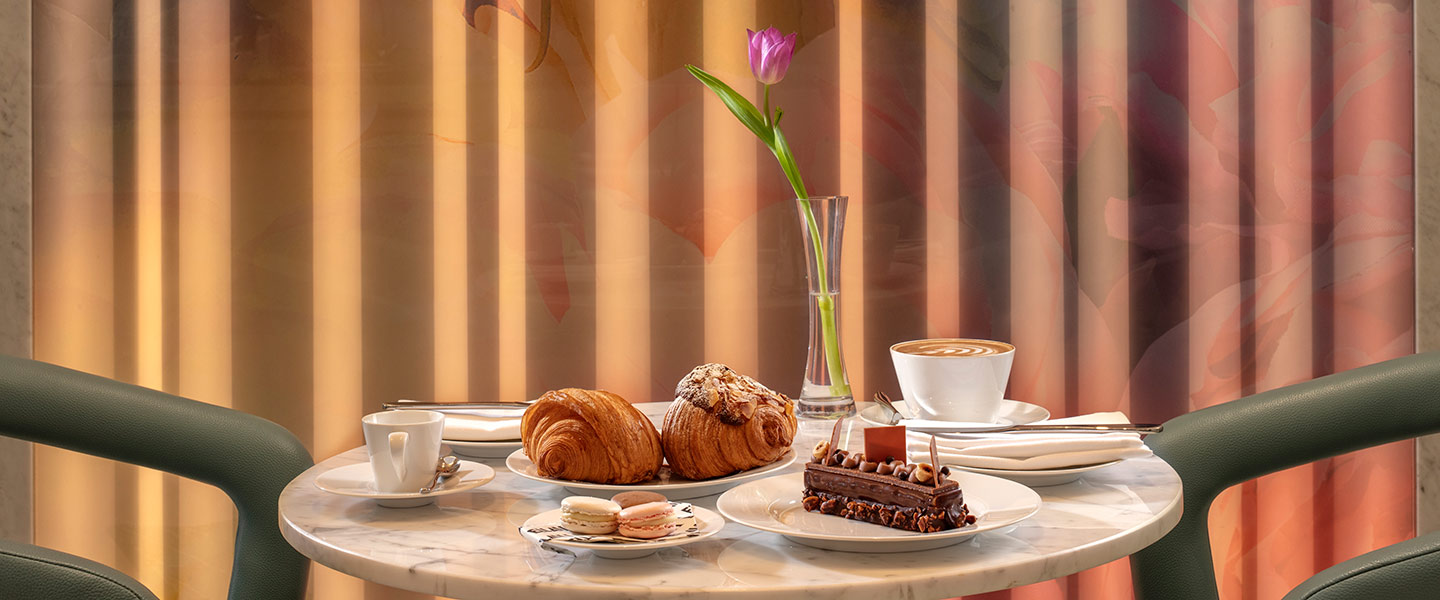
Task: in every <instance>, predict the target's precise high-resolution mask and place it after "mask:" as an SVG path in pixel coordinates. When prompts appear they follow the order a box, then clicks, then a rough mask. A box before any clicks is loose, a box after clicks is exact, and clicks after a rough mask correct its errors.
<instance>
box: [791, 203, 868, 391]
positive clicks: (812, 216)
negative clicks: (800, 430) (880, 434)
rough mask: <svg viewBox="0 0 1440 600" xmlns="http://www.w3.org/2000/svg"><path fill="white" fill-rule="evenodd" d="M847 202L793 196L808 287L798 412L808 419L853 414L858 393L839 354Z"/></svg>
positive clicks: (841, 355)
mask: <svg viewBox="0 0 1440 600" xmlns="http://www.w3.org/2000/svg"><path fill="white" fill-rule="evenodd" d="M846 202H847V198H846V197H845V196H825V197H818V198H800V199H796V200H795V210H796V213H797V214H798V216H799V224H800V233H801V236H803V239H804V242H805V243H804V246H803V249H802V251H801V253H802V254H803V255H804V256H805V277H806V280H807V281H808V283H809V285H808V286H807V287H808V288H809V291H810V297H809V299H808V302H807V305H808V306H809V311H810V343H809V351H808V353H807V356H806V357H805V381H804V382H803V383H802V385H801V387H800V398H799V399H798V401H797V405H796V415H797V416H799V417H801V418H805V419H839V418H843V417H850V416H854V415H855V397H854V395H853V394H852V393H851V391H850V378H849V377H848V376H846V375H845V360H844V358H843V354H842V353H841V352H840V320H839V315H840V242H841V238H842V236H843V235H844V233H845V205H846Z"/></svg>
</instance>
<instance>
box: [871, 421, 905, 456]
mask: <svg viewBox="0 0 1440 600" xmlns="http://www.w3.org/2000/svg"><path fill="white" fill-rule="evenodd" d="M865 458H866V459H868V460H872V461H875V462H881V461H884V460H886V459H887V458H896V459H899V460H900V461H902V462H903V461H905V426H904V425H891V426H889V427H866V428H865Z"/></svg>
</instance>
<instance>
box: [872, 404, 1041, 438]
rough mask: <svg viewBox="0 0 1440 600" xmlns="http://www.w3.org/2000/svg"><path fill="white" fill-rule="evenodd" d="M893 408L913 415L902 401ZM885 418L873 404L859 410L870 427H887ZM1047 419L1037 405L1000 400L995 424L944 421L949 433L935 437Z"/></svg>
mask: <svg viewBox="0 0 1440 600" xmlns="http://www.w3.org/2000/svg"><path fill="white" fill-rule="evenodd" d="M895 408H897V409H899V410H900V415H901V416H902V417H905V416H908V415H911V414H914V413H913V412H912V411H911V410H910V408H909V407H908V406H906V404H905V401H904V400H901V401H899V402H896V403H895ZM885 417H886V412H885V409H884V408H883V407H881V406H880V405H879V404H875V403H873V402H872V403H870V404H869V405H868V406H866V407H865V408H863V409H861V410H860V419H861V420H863V421H865V422H866V423H869V424H871V425H881V426H884V425H889V424H890V423H889V421H887V420H886V418H885ZM1048 418H1050V411H1048V410H1046V409H1045V407H1043V406H1040V405H1038V404H1031V403H1029V402H1020V401H1018V400H1001V401H1000V411H999V413H997V414H996V415H995V422H993V423H972V422H960V421H953V422H952V421H946V422H944V423H945V425H946V428H947V429H949V432H948V433H937V434H935V435H937V436H939V437H949V436H951V435H957V434H964V433H979V432H984V431H993V430H996V429H1003V428H1006V427H1009V426H1011V425H1025V424H1028V423H1034V422H1037V421H1044V420H1045V419H1048ZM926 422H927V423H937V422H938V421H935V420H934V419H927V420H926Z"/></svg>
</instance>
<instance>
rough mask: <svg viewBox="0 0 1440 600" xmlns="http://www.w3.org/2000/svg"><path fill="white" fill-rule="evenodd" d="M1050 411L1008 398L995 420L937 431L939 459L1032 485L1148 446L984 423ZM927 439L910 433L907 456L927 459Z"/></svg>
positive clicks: (879, 415) (1126, 437) (1109, 417)
mask: <svg viewBox="0 0 1440 600" xmlns="http://www.w3.org/2000/svg"><path fill="white" fill-rule="evenodd" d="M895 404H896V408H897V409H898V410H899V411H900V412H901V414H910V412H909V408H908V407H907V406H906V404H905V402H896V403H895ZM887 416H888V413H886V412H885V411H884V409H883V408H881V407H880V406H879V405H877V404H872V405H870V406H868V407H866V408H865V409H864V410H862V411H860V418H861V419H863V420H865V421H867V422H869V423H872V424H875V425H885V424H888V423H887V422H886V417H887ZM1049 416H1050V413H1049V411H1047V410H1045V409H1044V408H1043V407H1040V406H1036V405H1034V404H1028V403H1025V402H1016V401H1013V400H1006V401H1004V403H1003V404H1002V405H1001V413H1000V415H999V418H997V419H996V421H997V422H996V423H995V424H993V425H992V424H974V425H976V426H975V427H957V428H956V431H955V432H950V433H937V434H935V437H936V438H938V439H937V441H938V442H939V445H940V462H941V463H942V464H945V465H948V466H950V467H951V468H954V469H962V470H965V471H970V472H972V473H981V474H985V475H993V476H995V477H1003V478H1005V479H1009V480H1011V481H1014V482H1017V483H1021V484H1024V485H1028V486H1031V487H1042V486H1051V485H1061V484H1065V483H1070V482H1072V481H1075V480H1077V479H1079V478H1080V477H1081V476H1082V475H1084V474H1085V473H1088V472H1090V471H1094V470H1096V469H1103V468H1105V467H1108V466H1111V465H1114V464H1116V463H1119V462H1120V460H1122V459H1123V458H1129V457H1138V456H1141V455H1148V454H1149V450H1148V449H1147V448H1145V447H1144V446H1143V445H1141V444H1140V438H1139V436H1138V435H1135V434H1127V433H1030V432H1025V433H1018V432H1016V433H986V431H987V430H988V429H995V428H998V427H1003V426H1008V425H1023V424H1028V423H1035V422H1038V421H1043V420H1045V419H1048V418H1049ZM1093 416H1094V417H1095V418H1098V419H1099V420H1098V422H1101V423H1107V422H1108V423H1113V422H1117V421H1118V420H1120V419H1118V418H1117V417H1121V418H1123V415H1120V414H1119V413H1101V414H1097V415H1093ZM1086 420H1087V417H1076V418H1073V419H1061V420H1057V421H1054V422H1057V423H1061V422H1066V421H1073V422H1084V421H1086ZM967 425H971V424H967ZM981 425H984V426H981ZM921 438H923V440H921ZM928 442H929V438H928V437H926V436H923V435H920V434H914V433H912V434H911V446H910V458H911V459H912V460H928V458H925V457H924V456H923V455H924V454H926V453H927V452H925V451H923V450H920V449H917V448H923V447H924V446H925V445H926V444H928ZM917 452H918V454H917ZM1027 452H1028V453H1030V454H1027ZM947 455H948V456H947Z"/></svg>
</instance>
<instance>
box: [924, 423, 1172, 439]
mask: <svg viewBox="0 0 1440 600" xmlns="http://www.w3.org/2000/svg"><path fill="white" fill-rule="evenodd" d="M901 424H903V425H905V428H906V429H907V430H909V431H915V432H919V433H975V434H981V433H1013V432H1017V431H1022V432H1023V431H1062V432H1063V431H1091V432H1101V433H1105V432H1116V433H1138V434H1141V435H1148V434H1151V433H1160V432H1161V431H1164V429H1165V426H1164V425H1160V424H1157V423H1074V424H1053V425H1052V424H1049V423H1045V424H1027V425H1007V426H1005V427H996V428H994V429H989V428H986V429H976V428H974V427H963V426H956V425H955V424H954V423H947V422H945V421H927V420H924V419H905V420H904V421H903V422H902V423H901Z"/></svg>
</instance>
